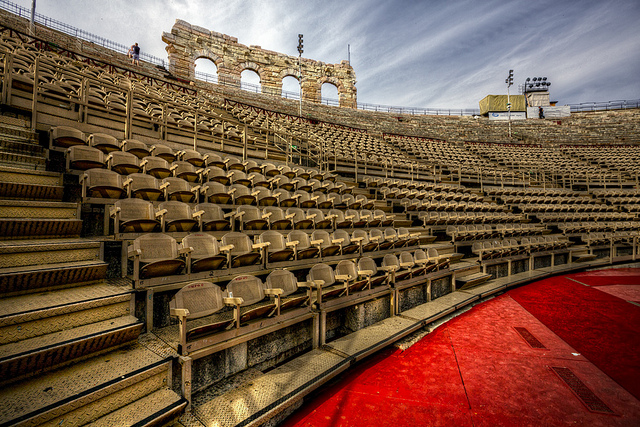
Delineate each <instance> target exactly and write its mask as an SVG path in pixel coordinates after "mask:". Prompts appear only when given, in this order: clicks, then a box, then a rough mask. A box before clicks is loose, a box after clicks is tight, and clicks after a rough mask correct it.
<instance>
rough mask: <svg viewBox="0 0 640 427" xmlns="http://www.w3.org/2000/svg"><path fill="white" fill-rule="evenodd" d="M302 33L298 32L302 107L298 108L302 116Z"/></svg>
mask: <svg viewBox="0 0 640 427" xmlns="http://www.w3.org/2000/svg"><path fill="white" fill-rule="evenodd" d="M303 47H304V46H303V44H302V34H298V73H299V76H300V107H299V108H298V115H299V116H300V118H302V52H304V50H302V48H303Z"/></svg>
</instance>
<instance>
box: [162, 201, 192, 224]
mask: <svg viewBox="0 0 640 427" xmlns="http://www.w3.org/2000/svg"><path fill="white" fill-rule="evenodd" d="M162 209H166V210H167V213H166V214H165V215H164V219H165V221H175V220H181V219H192V212H191V206H189V205H188V204H187V203H184V202H178V201H176V200H171V201H168V202H162V203H160V204H159V205H158V210H162Z"/></svg>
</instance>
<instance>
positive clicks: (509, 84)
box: [504, 70, 513, 139]
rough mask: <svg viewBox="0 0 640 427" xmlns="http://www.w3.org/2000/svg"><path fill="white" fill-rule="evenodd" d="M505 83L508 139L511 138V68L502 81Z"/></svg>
mask: <svg viewBox="0 0 640 427" xmlns="http://www.w3.org/2000/svg"><path fill="white" fill-rule="evenodd" d="M504 82H505V83H506V84H507V114H508V115H509V117H508V120H509V139H511V99H510V96H509V88H510V87H511V86H512V85H513V70H509V76H508V77H507V78H506V79H505V81H504Z"/></svg>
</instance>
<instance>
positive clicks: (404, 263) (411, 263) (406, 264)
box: [400, 262, 415, 269]
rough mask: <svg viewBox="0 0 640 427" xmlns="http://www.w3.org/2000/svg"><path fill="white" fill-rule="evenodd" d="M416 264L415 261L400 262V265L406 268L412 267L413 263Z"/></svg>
mask: <svg viewBox="0 0 640 427" xmlns="http://www.w3.org/2000/svg"><path fill="white" fill-rule="evenodd" d="M414 264H415V263H413V262H401V263H400V267H402V268H405V269H408V268H410V267H413V265H414Z"/></svg>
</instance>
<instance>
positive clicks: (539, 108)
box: [538, 107, 544, 119]
mask: <svg viewBox="0 0 640 427" xmlns="http://www.w3.org/2000/svg"><path fill="white" fill-rule="evenodd" d="M538 118H539V119H544V110H543V109H542V107H538Z"/></svg>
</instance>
